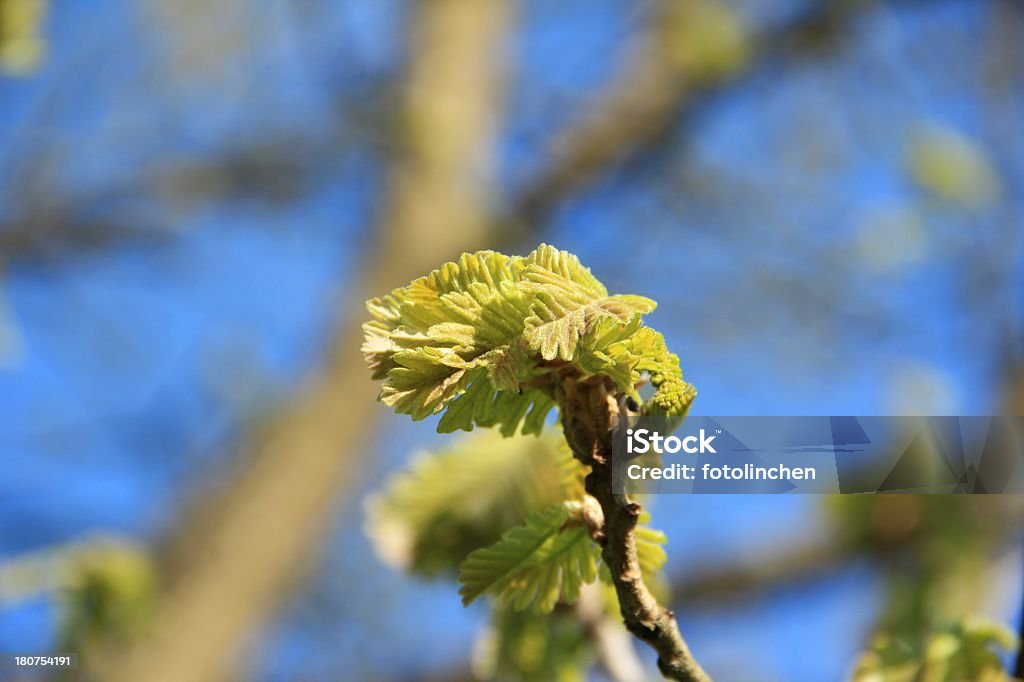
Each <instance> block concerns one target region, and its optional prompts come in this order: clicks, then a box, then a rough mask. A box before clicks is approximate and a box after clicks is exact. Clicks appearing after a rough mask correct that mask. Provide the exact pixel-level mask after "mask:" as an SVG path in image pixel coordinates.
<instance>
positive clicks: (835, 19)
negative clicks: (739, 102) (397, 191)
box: [506, 0, 876, 229]
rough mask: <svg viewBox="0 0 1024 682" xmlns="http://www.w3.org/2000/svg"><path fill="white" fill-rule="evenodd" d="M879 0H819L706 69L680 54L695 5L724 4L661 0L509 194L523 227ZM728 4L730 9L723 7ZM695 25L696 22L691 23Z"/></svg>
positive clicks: (830, 36)
mask: <svg viewBox="0 0 1024 682" xmlns="http://www.w3.org/2000/svg"><path fill="white" fill-rule="evenodd" d="M875 2H876V0H811V1H810V2H808V3H807V8H806V9H805V10H804V11H803V12H797V13H796V15H795V16H794V18H793V19H791V20H790V21H788V22H786V23H784V24H782V25H780V26H776V27H771V28H769V29H766V30H762V31H760V32H751V34H749V35H745V36H742V39H743V40H745V41H747V43H748V44H749V45H748V47H747V50H746V52H747V57H746V58H745V60H744V61H743V62H742V63H737V64H735V65H733V67H732V68H727V69H722V70H718V71H711V72H709V73H700V72H699V71H698V70H696V69H694V68H693V64H691V63H688V61H687V60H686V59H681V58H680V57H679V52H680V51H679V49H678V43H679V41H680V39H681V38H682V39H683V40H686V36H689V35H690V33H687V32H686V29H687V24H688V22H690V20H691V18H692V15H693V12H694V11H696V12H700V11H702V10H705V9H708V8H710V9H711V10H712V11H714V10H721V4H720V3H719V2H717V1H716V0H685V1H684V2H679V0H660V1H658V2H656V3H655V10H654V11H653V12H652V16H651V17H650V19H649V21H648V22H647V26H646V27H645V30H644V33H643V34H642V35H641V36H639V37H638V39H637V40H636V41H635V42H634V45H633V46H632V48H631V49H630V50H629V54H628V56H627V59H626V65H625V67H624V68H623V69H622V70H621V71H620V72H619V73H618V75H617V76H615V77H614V78H613V80H612V81H611V82H610V83H609V84H608V86H607V87H605V89H604V90H603V92H601V93H600V94H598V96H597V97H596V99H595V100H594V101H593V102H592V103H589V104H588V105H587V108H586V113H585V114H584V115H583V116H581V117H580V118H579V119H578V120H576V121H575V122H574V123H572V124H571V125H570V126H569V127H568V128H566V129H565V130H563V131H560V132H558V133H556V134H555V136H554V137H553V139H552V140H551V141H550V142H549V143H548V144H547V148H548V150H549V154H550V159H549V161H548V163H547V165H546V166H545V167H544V168H542V169H541V170H540V171H539V172H538V173H537V174H536V175H535V176H534V177H533V178H531V179H530V180H529V181H528V182H527V183H526V185H525V187H524V188H523V189H522V190H521V191H519V192H518V193H517V194H516V195H515V196H513V197H512V198H511V200H510V201H509V209H508V211H507V216H508V217H507V220H506V222H507V223H508V224H509V225H510V226H511V228H512V229H515V227H516V226H519V225H530V224H533V223H536V222H539V221H541V220H543V218H544V217H545V216H546V215H547V214H548V213H549V212H550V211H551V210H552V209H553V208H554V207H555V206H556V205H557V204H558V203H559V202H560V201H561V200H563V199H564V198H565V197H566V196H567V195H569V194H572V193H573V192H575V191H578V190H580V189H582V188H584V187H586V186H588V185H589V184H591V183H592V182H593V181H595V180H596V179H597V178H599V177H600V176H601V175H602V174H604V173H607V172H608V171H609V170H610V169H611V168H613V167H615V166H617V165H619V164H622V163H626V162H628V161H629V160H631V159H633V158H636V157H637V156H639V155H640V154H642V153H644V152H645V151H647V150H649V149H652V148H655V147H656V146H657V145H658V144H659V143H660V142H662V141H663V140H664V139H665V137H666V135H668V134H669V133H670V131H671V130H672V128H673V127H674V126H675V125H676V124H677V123H678V121H679V120H680V116H681V115H682V114H683V113H684V112H685V111H687V110H689V109H692V108H693V107H694V106H695V105H696V104H698V103H699V102H700V101H701V100H702V99H705V98H706V97H707V96H709V95H711V94H712V93H714V92H717V91H719V90H721V89H722V88H723V87H725V86H728V85H733V84H735V83H736V82H738V81H740V80H741V79H743V78H744V77H747V76H749V75H750V74H751V73H752V71H753V68H752V67H754V66H755V65H760V64H764V63H766V62H769V61H771V59H772V58H774V57H779V56H784V55H789V54H792V53H794V52H796V51H805V52H806V51H815V50H816V51H820V49H821V47H822V45H825V44H829V43H834V42H835V41H834V38H835V36H836V35H838V34H840V33H841V31H842V30H843V29H844V28H845V27H846V26H847V25H848V24H849V23H850V21H851V20H852V19H853V18H854V17H855V16H857V15H858V14H859V12H861V11H863V10H864V9H865V8H867V7H869V6H871V5H873V4H875ZM721 11H728V10H721ZM693 30H694V29H692V28H691V31H693Z"/></svg>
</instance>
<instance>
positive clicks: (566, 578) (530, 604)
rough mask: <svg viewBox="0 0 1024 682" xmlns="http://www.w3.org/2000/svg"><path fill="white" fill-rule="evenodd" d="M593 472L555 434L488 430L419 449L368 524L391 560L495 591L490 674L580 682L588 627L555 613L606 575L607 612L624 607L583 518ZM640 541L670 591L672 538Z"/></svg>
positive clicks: (486, 655) (644, 533)
mask: <svg viewBox="0 0 1024 682" xmlns="http://www.w3.org/2000/svg"><path fill="white" fill-rule="evenodd" d="M585 473H586V471H585V468H584V467H583V465H581V464H580V463H579V462H578V461H577V460H575V459H574V458H573V457H572V454H571V452H570V451H569V448H568V446H567V445H566V443H565V440H564V438H563V437H562V435H561V433H560V432H558V430H557V429H552V430H550V431H548V432H545V433H544V434H542V435H541V436H540V437H539V438H533V437H523V436H517V437H513V438H504V437H502V436H501V435H500V434H498V433H497V432H496V431H494V430H486V431H480V432H477V433H474V434H472V435H469V436H466V437H464V438H461V439H459V440H458V441H457V442H456V443H454V444H452V445H450V446H449V447H446V448H445V449H444V450H441V451H439V452H436V453H420V454H419V455H418V456H417V457H416V458H415V460H414V462H413V464H412V466H411V467H410V468H409V469H408V470H407V471H404V472H400V473H398V474H396V475H395V476H394V477H393V478H392V480H391V481H390V482H389V483H388V485H387V486H386V487H385V488H384V490H383V491H382V492H381V493H379V494H377V495H375V496H373V497H372V498H371V499H370V501H369V504H368V512H369V513H368V521H369V522H368V525H367V531H368V534H369V535H370V538H371V539H372V541H373V545H374V548H375V550H376V552H377V554H378V556H380V557H381V558H382V559H383V560H384V561H385V562H386V563H389V564H391V565H393V566H396V567H399V568H402V569H403V570H406V571H408V572H410V573H412V574H415V575H420V576H425V577H431V578H433V577H439V576H449V575H454V574H455V573H456V572H458V574H459V580H460V582H461V593H462V597H463V600H464V602H465V603H469V602H471V601H473V600H475V599H477V598H479V597H480V596H482V595H488V596H491V597H493V598H492V599H491V600H490V606H489V608H490V610H491V624H490V627H489V628H488V630H487V632H486V633H485V634H484V636H483V637H482V639H481V642H480V645H479V646H478V651H477V655H476V656H475V663H474V665H475V668H476V672H477V674H478V676H479V677H480V678H481V679H503V680H522V681H523V682H540V681H544V682H547V681H549V680H561V681H565V682H575V681H577V680H581V679H583V671H585V670H586V668H587V667H588V666H589V665H590V663H591V662H592V661H593V660H594V652H593V648H592V646H591V644H590V642H589V641H588V640H587V638H586V636H585V633H584V632H583V630H582V628H581V627H580V624H579V622H578V621H576V620H575V617H574V616H573V614H572V613H571V612H569V611H566V610H565V609H558V608H555V607H557V606H558V605H559V604H562V605H565V604H569V603H572V602H573V601H574V600H575V599H576V598H577V597H578V596H579V593H580V591H581V590H582V589H583V586H584V585H585V584H587V583H590V582H593V581H595V579H599V580H601V581H602V583H600V584H601V594H602V597H601V598H602V599H603V603H604V605H605V608H606V610H607V612H608V613H609V614H614V613H617V611H618V602H617V600H616V597H615V591H614V589H612V588H611V587H610V586H609V583H610V578H609V574H608V571H607V568H606V567H605V566H604V565H603V564H602V563H601V555H600V551H599V548H598V546H597V545H596V544H595V543H594V542H593V541H592V540H591V538H590V534H589V530H588V528H587V525H586V523H585V520H584V518H583V517H584V509H583V502H582V501H583V500H584V499H585V492H584V488H583V477H584V475H585ZM641 521H642V523H645V524H646V523H647V522H648V521H649V519H648V517H647V516H646V515H645V516H644V517H643V518H642V519H641ZM636 539H637V546H638V554H639V558H640V562H641V567H642V569H643V572H644V579H645V580H646V581H648V583H649V584H652V586H653V588H654V589H655V591H656V592H659V593H661V594H662V595H663V594H664V590H665V584H666V582H667V581H665V580H664V578H663V577H662V576H661V573H660V569H661V567H662V566H663V564H664V562H665V560H666V555H665V550H664V547H663V545H664V543H665V536H664V535H663V534H662V533H660V532H658V531H656V530H653V529H651V528H649V527H647V526H640V527H639V528H638V529H637V533H636Z"/></svg>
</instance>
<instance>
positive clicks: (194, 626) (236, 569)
mask: <svg viewBox="0 0 1024 682" xmlns="http://www.w3.org/2000/svg"><path fill="white" fill-rule="evenodd" d="M508 9H509V4H508V3H507V2H504V1H490V2H479V0H428V1H424V2H421V3H417V4H416V12H415V14H414V21H415V23H414V24H413V26H414V29H415V32H414V35H413V38H412V41H411V45H412V47H411V50H410V53H411V54H410V66H409V69H410V71H409V75H408V77H407V82H406V97H405V102H404V108H403V124H404V126H405V128H404V129H403V131H402V132H403V133H404V136H405V137H406V138H407V139H408V144H407V145H406V148H405V149H403V152H404V153H403V154H402V155H401V156H400V157H399V158H398V160H397V161H396V163H395V167H394V168H393V176H394V177H393V181H392V185H391V189H390V194H389V196H388V197H387V200H386V203H385V205H384V211H383V212H382V216H381V222H380V225H379V227H378V232H379V234H378V235H376V236H377V244H376V248H375V250H373V251H372V252H371V253H370V254H369V255H368V256H367V258H366V259H365V261H364V263H365V271H364V274H363V277H362V282H361V284H357V285H356V286H355V289H356V290H355V291H354V292H352V293H353V294H355V296H353V299H355V300H358V301H360V302H361V301H362V300H364V297H363V296H362V295H363V294H364V293H367V294H372V293H376V292H379V291H382V290H384V291H387V290H389V289H391V288H392V287H393V286H394V284H395V280H399V281H401V280H406V279H407V278H409V277H413V276H415V275H417V274H418V273H420V272H422V271H423V270H424V269H426V268H428V267H430V266H433V265H434V264H435V263H437V262H443V261H444V260H447V259H449V258H451V257H453V256H454V255H456V254H458V253H459V252H460V251H463V250H473V249H474V248H479V247H480V246H481V244H482V243H483V242H484V241H485V237H486V235H485V234H484V233H483V230H482V229H481V228H482V227H483V221H482V215H483V213H484V211H485V208H486V205H485V200H486V191H487V189H488V186H489V185H488V174H487V173H486V172H485V171H486V170H487V168H488V167H489V165H490V159H489V158H488V154H489V151H490V150H491V148H492V142H493V139H494V136H495V135H494V133H495V125H496V123H495V121H496V117H497V112H498V111H499V108H498V106H497V95H498V93H499V92H500V85H501V82H500V81H501V79H500V78H499V77H498V73H499V72H500V69H501V64H502V61H501V58H500V55H499V54H498V52H497V50H496V49H495V48H496V46H497V45H499V44H500V43H501V42H502V40H503V38H504V35H505V31H506V30H507V28H508ZM356 296H358V297H359V298H358V299H356V298H355V297H356ZM367 297H368V296H367ZM346 302H347V303H353V302H354V301H346ZM363 317H364V311H363V309H362V306H361V305H358V306H357V305H351V307H350V308H349V309H348V311H347V315H346V316H345V317H343V319H342V320H341V327H340V329H339V331H338V333H337V337H336V338H335V340H334V345H333V347H332V348H331V350H330V353H329V356H328V358H327V362H326V367H325V368H324V369H323V371H322V372H321V373H319V374H318V375H317V376H315V377H313V378H312V380H311V381H310V382H309V383H308V384H307V385H306V386H305V387H303V389H302V390H301V391H300V392H299V393H298V394H297V395H296V396H295V397H294V398H292V399H291V400H290V401H289V403H288V404H287V405H285V406H284V407H283V408H282V409H281V410H280V411H279V413H278V414H276V415H274V416H273V419H272V420H270V421H271V425H270V426H269V427H267V428H266V429H265V430H264V432H263V433H262V434H260V435H261V436H262V437H261V438H259V439H254V440H253V441H250V442H249V443H247V444H246V445H247V452H246V453H245V454H246V455H247V457H246V458H245V460H244V461H245V465H244V467H243V468H240V469H239V470H238V471H237V472H236V474H235V476H233V477H232V478H231V479H229V480H227V481H226V482H225V485H224V486H223V489H222V494H220V495H214V496H210V497H209V498H208V500H210V502H209V503H208V504H207V505H206V507H208V509H203V506H202V505H196V507H195V508H193V509H192V510H191V513H187V514H185V515H183V520H182V522H181V523H180V526H179V527H178V529H177V531H176V536H177V543H176V546H175V547H174V548H173V549H174V550H176V551H173V552H171V554H173V556H174V559H175V560H176V561H177V562H178V565H176V566H174V567H171V569H170V570H166V567H165V576H164V579H165V582H167V583H169V584H167V585H165V589H164V594H163V595H162V598H161V601H160V604H159V609H158V612H157V615H156V618H155V622H154V624H153V628H152V633H151V635H150V636H148V637H147V638H146V639H141V640H139V641H135V642H132V643H131V646H129V647H124V646H121V647H117V648H114V647H111V650H109V651H108V650H91V651H89V652H88V654H89V656H87V657H86V656H83V659H85V658H88V659H90V660H88V661H86V662H87V663H89V664H94V665H95V667H96V668H97V669H98V670H97V674H96V678H97V679H101V680H105V681H110V682H120V681H122V680H124V681H131V680H142V679H145V680H148V681H149V682H160V681H163V680H166V681H168V682H179V681H181V682H192V681H199V680H223V679H228V678H230V677H231V676H232V671H235V670H237V668H238V663H237V659H238V657H239V654H240V653H241V652H242V650H243V647H244V645H245V643H246V640H247V639H248V637H249V635H250V633H251V632H252V631H253V630H255V629H256V628H258V627H259V626H261V625H262V624H263V623H264V622H266V620H267V619H268V618H270V617H271V616H272V615H273V614H274V612H275V610H276V608H277V607H278V605H279V604H280V602H281V601H282V599H283V598H284V596H285V595H286V594H287V591H288V588H289V587H290V586H291V585H292V584H293V583H294V581H295V578H296V577H297V576H298V575H300V574H301V572H302V571H304V570H305V569H306V568H308V566H309V564H310V562H311V561H312V560H313V559H315V558H316V553H317V550H318V549H319V548H321V547H322V546H323V545H324V542H323V541H322V540H321V538H322V537H323V536H324V535H325V533H326V532H327V530H328V528H329V524H330V522H331V521H332V518H333V513H334V512H335V510H336V504H337V501H338V499H339V498H341V497H343V496H344V495H345V494H346V493H347V492H348V491H350V490H351V489H352V487H353V485H354V484H355V483H356V482H357V480H358V476H359V473H360V470H361V467H360V466H359V459H358V458H359V456H360V455H362V454H363V451H362V447H361V446H362V445H363V444H364V441H365V440H366V438H367V437H368V431H369V427H370V426H371V425H372V423H373V419H374V417H376V416H377V415H378V414H379V412H378V408H377V406H376V403H375V402H374V401H373V399H372V396H373V394H374V386H373V383H372V380H371V379H370V376H369V375H368V373H367V372H366V369H365V364H364V360H363V358H362V355H361V353H360V352H359V346H360V341H361V337H362V334H361V331H360V323H361V322H362V321H363ZM168 575H169V576H170V578H171V579H170V580H168Z"/></svg>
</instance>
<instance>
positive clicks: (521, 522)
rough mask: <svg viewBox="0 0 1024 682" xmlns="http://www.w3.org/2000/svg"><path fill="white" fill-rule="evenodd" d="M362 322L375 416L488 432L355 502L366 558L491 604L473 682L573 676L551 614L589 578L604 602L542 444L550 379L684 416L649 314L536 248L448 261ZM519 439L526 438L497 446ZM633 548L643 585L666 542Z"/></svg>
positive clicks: (563, 486)
mask: <svg viewBox="0 0 1024 682" xmlns="http://www.w3.org/2000/svg"><path fill="white" fill-rule="evenodd" d="M367 307H368V309H369V311H370V313H371V315H372V318H373V319H372V320H371V321H370V322H368V323H366V324H365V325H364V326H363V330H364V335H365V343H364V345H363V352H364V354H365V356H366V359H367V362H368V364H369V366H370V369H371V372H372V373H373V376H374V378H376V379H380V380H381V381H382V388H381V392H380V400H381V401H382V402H384V403H385V404H387V405H389V406H391V407H393V408H394V409H395V410H396V411H397V412H399V413H401V414H408V415H410V416H411V417H412V418H413V419H424V418H426V417H429V416H431V415H435V414H441V418H440V420H439V423H438V431H440V432H442V433H444V432H451V431H456V430H466V431H472V430H473V429H474V428H475V427H477V426H481V427H496V428H495V429H493V430H488V431H485V432H484V433H481V434H475V435H474V436H471V437H468V438H466V439H463V440H462V441H461V442H459V443H457V444H455V445H453V446H451V447H449V448H447V449H445V450H443V451H441V452H438V453H436V454H421V455H420V456H418V457H417V458H416V459H415V461H414V463H413V465H412V467H411V468H410V469H409V471H407V472H404V473H401V474H399V475H397V476H396V477H395V478H394V479H393V480H392V481H391V482H390V483H389V485H388V486H387V487H386V489H385V490H384V491H383V492H382V493H381V494H379V495H376V496H374V497H373V498H372V499H371V500H370V503H369V509H368V511H369V514H368V519H369V524H368V531H369V534H370V537H371V538H372V540H373V544H374V547H375V549H376V550H377V553H378V554H379V555H380V556H381V558H382V559H383V560H384V561H386V562H387V563H390V564H392V565H395V566H398V567H401V568H403V569H405V570H408V571H410V572H412V573H416V574H419V575H424V576H428V577H436V576H439V575H446V574H452V573H455V572H456V570H457V572H458V576H459V582H460V584H461V589H460V593H461V595H462V600H463V603H464V604H467V605H468V604H469V603H471V602H473V601H474V600H476V599H478V598H480V597H481V596H484V595H486V596H489V597H491V598H492V599H491V609H492V616H493V617H492V626H493V627H492V631H491V633H490V635H489V636H488V637H487V638H486V643H487V646H486V647H484V648H485V649H486V651H487V652H488V654H487V655H486V656H484V657H483V659H484V661H485V665H484V666H483V668H484V669H486V670H487V671H489V672H487V673H486V675H487V676H499V677H501V678H502V679H521V680H573V679H578V678H579V675H580V671H581V670H583V669H585V666H586V662H587V660H589V659H588V657H589V656H590V655H591V652H590V651H589V648H588V644H587V642H586V641H585V637H584V636H583V633H582V632H581V631H580V628H579V625H578V623H573V622H572V619H571V618H568V619H567V618H566V614H567V611H566V610H565V609H559V610H555V607H556V606H557V605H560V604H561V605H569V604H572V603H573V602H575V601H576V600H577V599H578V598H579V596H580V594H581V591H582V590H583V589H584V586H586V585H588V584H591V583H595V582H596V581H598V579H599V578H600V579H602V580H603V581H604V586H603V587H600V588H597V589H598V597H599V599H601V600H602V603H604V604H605V607H606V608H607V609H608V611H609V613H617V612H618V604H617V601H616V597H615V592H614V590H613V589H611V588H610V587H608V585H609V584H610V582H611V580H610V574H609V572H608V570H607V568H606V567H605V566H604V565H603V564H602V559H601V549H600V547H599V545H598V544H597V543H596V542H595V541H594V540H593V539H592V533H593V530H594V528H595V525H596V524H599V523H600V518H599V517H600V509H599V508H597V504H596V501H595V500H594V499H593V498H591V497H589V496H588V495H586V493H585V490H584V476H585V475H586V473H587V471H586V469H585V468H584V466H583V465H582V464H580V463H579V462H578V461H577V460H576V459H574V458H573V456H572V453H571V452H570V450H569V447H568V445H567V444H566V442H565V439H564V437H563V436H562V434H561V433H560V432H558V430H557V429H552V430H551V431H549V432H548V433H545V434H542V433H541V432H542V430H543V428H544V425H545V423H546V421H547V417H548V415H549V414H550V412H551V410H552V409H553V408H555V407H556V398H557V396H558V390H557V389H558V386H559V385H560V383H561V382H562V381H563V380H564V379H565V378H567V377H571V378H573V379H576V380H586V379H589V378H591V377H595V376H600V377H604V378H605V379H606V380H607V381H608V382H609V383H610V384H611V385H612V386H613V387H614V390H615V391H616V392H618V393H619V394H620V395H623V396H629V397H630V398H632V399H633V400H635V401H636V402H637V405H638V406H639V409H640V412H641V413H642V414H652V415H659V416H670V417H679V418H681V417H682V416H683V415H685V413H686V411H687V410H688V409H689V406H690V403H691V402H692V401H693V398H694V396H695V394H696V393H695V391H694V389H693V387H692V386H690V385H689V384H687V383H686V382H685V381H684V380H683V375H682V371H681V370H680V368H679V359H678V358H677V357H676V356H675V355H673V354H672V353H670V352H669V351H668V349H667V348H666V346H665V340H664V338H663V337H662V336H661V334H659V333H658V332H656V331H654V330H653V329H651V328H649V327H646V326H644V324H643V319H642V318H643V315H645V314H646V313H649V312H651V311H652V310H654V307H655V304H654V302H653V301H651V300H650V299H647V298H643V297H641V296H624V295H610V294H609V293H608V291H607V290H606V289H605V287H604V286H603V285H602V284H601V283H600V282H599V281H598V280H597V279H596V278H595V277H594V276H593V275H592V274H591V272H590V270H588V269H587V268H585V267H583V265H581V264H580V262H579V260H578V259H577V258H576V257H575V256H573V255H572V254H570V253H567V252H564V251H559V250H558V249H555V248H553V247H551V246H547V245H541V246H540V247H539V248H537V250H535V251H534V252H533V253H531V254H530V255H528V256H525V257H520V256H505V255H502V254H500V253H495V252H493V251H481V252H479V253H474V254H465V255H463V256H462V257H461V258H459V260H458V261H456V262H453V263H447V264H445V265H444V266H442V267H441V268H439V269H437V270H435V271H434V272H432V273H430V274H429V275H427V276H425V277H421V278H419V279H417V280H415V281H414V282H412V283H411V284H409V285H408V286H406V287H402V288H399V289H396V290H394V291H393V292H391V293H390V294H389V295H387V296H384V297H382V298H377V299H373V300H371V301H369V302H368V304H367ZM645 376H646V377H647V378H649V380H650V385H651V386H652V387H653V389H654V390H653V394H651V395H649V396H648V397H647V399H646V400H644V399H643V398H642V397H641V395H640V393H639V387H640V386H641V385H642V384H643V379H644V377H645ZM519 433H521V434H522V435H523V436H526V435H530V434H532V435H536V436H538V438H525V437H514V438H509V436H515V435H516V434H519ZM647 521H648V518H647V517H646V516H645V517H644V518H642V519H641V523H647ZM636 540H637V548H638V555H639V560H640V563H641V566H642V570H643V572H644V576H645V579H648V580H650V581H652V582H653V583H654V584H655V586H657V585H658V584H659V581H658V579H657V578H656V577H655V576H656V575H657V573H658V571H659V570H660V568H661V566H662V565H663V564H664V562H665V559H666V555H665V551H664V549H663V547H662V546H663V545H664V543H665V536H664V535H663V534H661V533H659V532H657V531H654V530H651V529H650V528H647V527H645V526H640V527H639V528H638V529H637V531H636ZM553 610H555V612H554V614H552V611H553Z"/></svg>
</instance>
